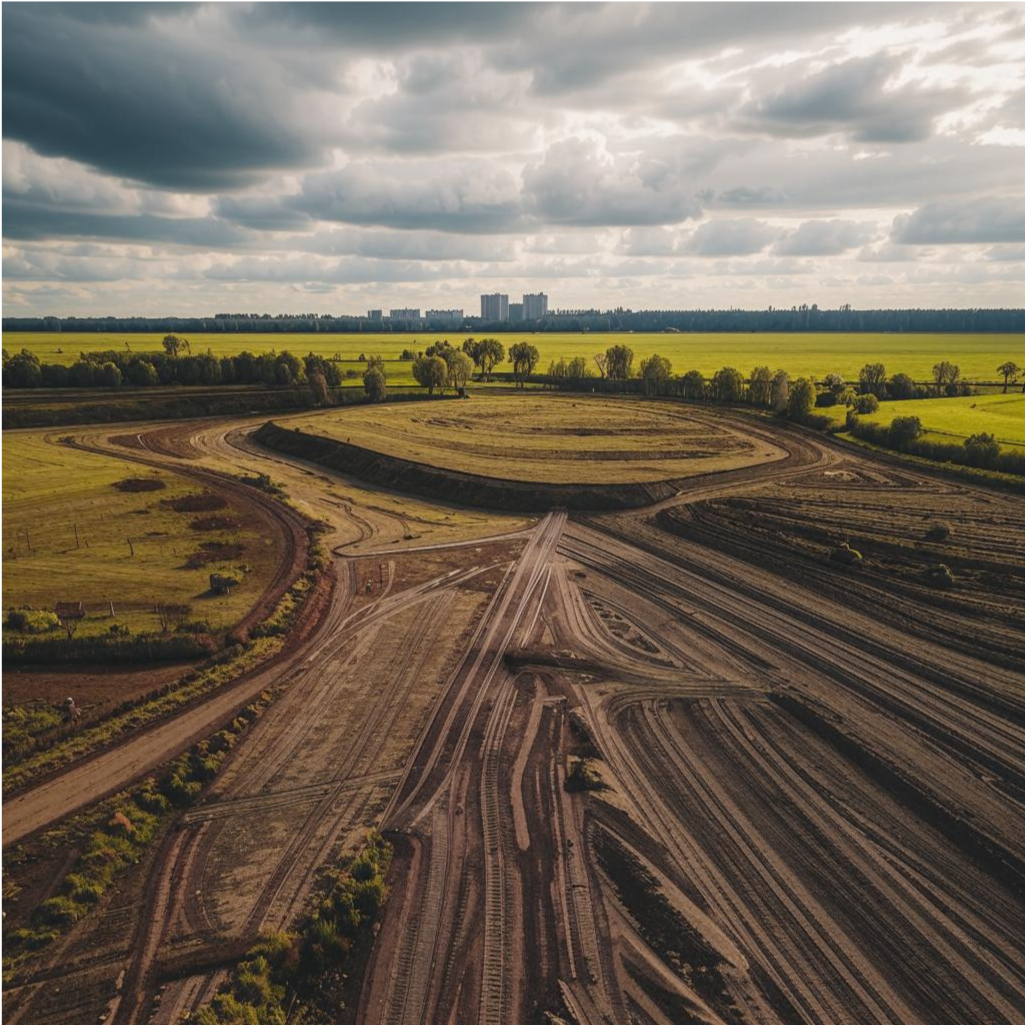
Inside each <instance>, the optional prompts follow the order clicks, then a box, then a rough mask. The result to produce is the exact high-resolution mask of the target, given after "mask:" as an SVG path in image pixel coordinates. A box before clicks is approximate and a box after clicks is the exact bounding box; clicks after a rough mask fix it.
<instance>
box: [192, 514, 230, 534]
mask: <svg viewBox="0 0 1025 1025" xmlns="http://www.w3.org/2000/svg"><path fill="white" fill-rule="evenodd" d="M189 526H190V527H191V528H192V529H193V530H203V531H209V530H234V529H235V528H236V527H238V522H237V521H236V520H233V519H231V518H230V517H228V516H197V517H196V518H195V519H194V520H193V521H192V522H191V523H190V524H189Z"/></svg>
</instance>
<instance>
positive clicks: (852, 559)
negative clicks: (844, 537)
mask: <svg viewBox="0 0 1025 1025" xmlns="http://www.w3.org/2000/svg"><path fill="white" fill-rule="evenodd" d="M829 558H830V559H831V560H832V561H833V562H839V563H840V565H842V566H857V565H858V564H859V563H860V562H861V552H859V551H857V550H856V549H854V548H851V546H850V545H849V544H848V543H847V542H846V541H842V542H841V543H840V544H838V545H837V546H836V548H834V549H833V551H832V552H830V555H829Z"/></svg>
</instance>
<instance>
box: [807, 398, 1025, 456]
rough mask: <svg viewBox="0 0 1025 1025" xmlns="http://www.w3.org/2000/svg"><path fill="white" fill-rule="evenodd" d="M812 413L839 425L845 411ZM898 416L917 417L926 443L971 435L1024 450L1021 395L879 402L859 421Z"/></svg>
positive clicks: (835, 408)
mask: <svg viewBox="0 0 1025 1025" xmlns="http://www.w3.org/2000/svg"><path fill="white" fill-rule="evenodd" d="M816 412H820V413H825V414H826V415H827V416H829V418H830V419H831V420H833V421H835V422H836V423H843V422H844V418H845V416H846V412H847V411H846V408H845V407H843V406H827V407H823V408H820V409H817V410H816ZM898 416H917V417H918V419H919V420H921V421H922V426H923V427H924V428H925V432H926V433H925V434H924V435H923V437H924V438H925V439H926V440H932V441H948V442H958V443H960V442H963V441H964V440H965V438H967V437H969V436H970V435H972V434H983V433H985V434H992V435H993V437H994V438H996V440H997V441H999V442H1000V444H1001V445H1004V446H1008V447H1015V448H1025V395H1022V394H1020V393H1019V394H1015V393H1013V392H1009V393H1008V394H1007V395H1003V394H1000V393H996V394H991V395H965V396H961V397H959V398H952V399H947V398H943V399H908V400H906V401H900V402H881V403H880V404H879V409H878V410H877V411H876V412H875V413H863V414H861V415H860V417H859V419H861V420H863V421H864V422H865V423H874V424H881V425H884V426H888V425H889V424H890V423H892V421H893V420H894V419H895V418H896V417H898Z"/></svg>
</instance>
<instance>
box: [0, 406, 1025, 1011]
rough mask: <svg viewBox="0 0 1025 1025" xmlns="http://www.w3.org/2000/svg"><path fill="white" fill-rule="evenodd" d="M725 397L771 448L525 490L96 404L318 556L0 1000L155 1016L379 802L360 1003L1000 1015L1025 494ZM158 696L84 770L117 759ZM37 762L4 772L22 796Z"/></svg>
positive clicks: (1019, 1001)
mask: <svg viewBox="0 0 1025 1025" xmlns="http://www.w3.org/2000/svg"><path fill="white" fill-rule="evenodd" d="M471 405H472V404H471V403H466V404H465V406H466V407H467V408H466V409H460V410H459V412H460V414H461V415H466V416H469V415H470V411H469V410H470V407H471ZM722 415H723V416H724V417H728V423H727V427H728V429H729V431H730V432H731V436H737V437H742V436H744V435H747V436H748V437H749V439H750V442H749V443H750V445H751V447H752V448H754V447H756V446H766V445H772V446H773V447H774V448H776V449H778V450H779V451H780V453H781V456H782V457H781V458H774V459H773V460H771V461H767V462H765V463H763V464H761V465H755V466H737V467H736V468H733V469H729V468H727V469H724V470H721V471H719V472H714V473H711V474H708V475H703V476H697V477H695V478H693V480H692V481H691V482H689V484H688V486H687V487H686V488H684V489H682V490H681V491H680V493H679V494H678V495H675V496H674V497H672V498H669V499H667V500H665V501H663V502H660V503H658V504H657V505H654V506H650V507H648V508H645V509H639V510H635V511H630V512H616V513H595V514H585V513H573V514H571V515H567V514H566V513H565V512H563V511H559V510H553V511H552V512H550V513H548V514H547V515H543V516H540V517H528V516H523V515H520V516H511V515H509V514H502V513H487V512H482V511H481V510H467V509H463V508H456V507H445V506H443V505H439V504H436V503H430V502H426V501H422V500H417V499H409V498H406V497H404V496H401V495H398V494H395V493H388V492H383V491H380V490H376V489H374V488H371V487H368V486H366V485H363V484H359V483H357V482H354V481H352V480H349V479H346V478H344V477H343V476H340V475H338V474H336V473H334V472H332V471H328V470H324V469H323V468H321V467H316V466H313V465H305V464H303V463H301V462H299V461H294V460H290V459H288V458H286V457H284V456H282V455H280V454H279V453H272V452H268V451H266V450H263V449H261V448H260V446H258V445H256V444H254V443H253V442H252V441H251V440H250V439H249V437H248V435H249V434H250V433H251V431H252V430H253V429H254V428H255V427H257V426H258V425H259V424H258V422H255V423H252V424H240V423H238V422H232V423H228V422H212V421H207V422H197V423H193V424H188V425H180V426H176V427H171V428H168V427H160V428H152V429H150V428H146V427H142V428H140V429H139V430H138V432H136V433H135V434H133V435H132V436H131V437H130V438H129V439H128V441H126V436H125V433H124V431H120V432H115V431H106V432H104V431H102V430H97V431H93V432H89V437H88V438H87V439H83V440H85V441H88V443H89V444H92V445H96V446H99V447H106V448H111V449H117V450H124V451H131V452H134V453H136V454H137V455H139V456H140V457H141V458H145V459H148V460H153V461H155V462H157V463H169V464H172V465H175V466H177V467H179V468H181V469H183V471H188V470H189V469H190V468H191V469H194V470H201V471H202V472H205V473H211V472H217V471H222V472H225V471H226V472H232V473H237V472H239V471H240V470H243V469H244V470H247V471H250V470H262V471H264V472H267V473H269V474H270V475H271V476H272V477H273V478H274V479H275V480H278V481H281V482H282V483H283V484H284V485H285V487H286V490H287V492H288V494H289V496H290V498H291V499H292V501H293V502H294V503H295V505H296V507H297V508H299V509H300V510H302V511H303V512H305V513H307V514H309V515H313V516H315V517H317V518H319V519H323V520H325V521H326V522H327V524H328V529H329V532H330V533H329V537H330V541H331V546H332V547H333V549H334V552H335V555H334V563H333V569H334V573H335V577H336V583H335V587H334V591H333V595H332V600H331V604H330V606H329V608H328V610H327V612H326V614H325V615H324V617H323V619H322V621H321V623H320V625H319V627H318V628H317V630H316V632H315V633H313V634H312V636H311V637H309V638H308V639H306V640H305V641H304V642H303V643H302V644H301V645H300V646H299V647H298V648H297V649H296V650H295V651H294V652H293V653H292V654H290V656H289V657H288V658H287V659H285V660H283V661H282V662H281V663H279V664H278V665H276V666H275V667H273V668H272V669H270V670H268V671H267V673H268V678H267V680H264V679H258V680H256V681H254V682H253V683H252V685H251V686H252V688H253V689H254V692H258V691H259V689H260V688H261V687H262V686H265V685H266V684H267V682H268V680H269V679H270V678H271V676H273V678H274V679H275V680H277V681H284V682H287V688H286V689H285V691H284V693H283V696H282V697H281V698H280V699H279V700H278V701H277V702H276V703H275V705H274V706H272V710H271V711H270V712H269V713H268V715H267V716H265V717H264V718H263V719H261V720H260V721H259V722H258V724H257V725H256V726H255V727H254V728H253V730H252V732H251V733H250V734H249V735H248V736H247V738H246V739H245V740H244V741H243V742H242V743H241V744H240V745H239V746H238V748H237V749H236V750H235V751H234V753H233V754H232V755H231V757H230V759H229V761H228V762H227V764H226V768H225V770H224V772H223V774H222V775H221V776H220V777H219V778H218V780H217V781H216V782H215V783H214V784H213V786H212V787H211V788H210V790H209V792H208V793H206V795H205V796H204V799H203V800H202V801H201V802H200V803H199V804H197V805H196V806H195V807H193V808H192V809H191V810H189V811H188V812H186V813H185V814H184V815H183V816H182V819H181V822H180V824H179V827H178V828H176V829H174V830H172V831H171V832H170V833H169V834H168V835H167V837H166V839H165V841H164V842H163V843H162V844H161V845H160V847H159V848H158V849H157V850H155V851H154V852H153V854H152V856H151V858H150V859H149V860H148V862H147V863H145V864H143V865H142V866H140V868H139V870H138V871H137V872H135V873H133V874H132V876H131V878H129V879H128V880H126V882H125V883H124V884H123V885H122V886H121V887H119V889H118V891H117V892H115V893H114V894H113V895H112V896H111V897H110V899H109V900H107V901H105V903H103V904H101V906H100V907H98V908H97V910H96V912H95V913H94V914H92V915H91V916H89V917H88V918H86V919H85V920H83V922H82V923H80V924H79V926H78V927H76V928H75V929H74V930H73V931H72V932H71V933H70V934H69V935H68V937H67V939H66V940H65V941H63V942H62V943H61V944H60V945H59V947H58V949H56V950H54V951H53V952H52V953H51V954H48V955H47V957H46V959H45V963H42V964H40V965H39V966H37V967H36V969H35V975H34V976H30V977H29V978H27V979H26V980H24V984H23V985H21V986H18V987H15V988H13V989H9V990H8V992H7V993H6V994H5V1000H4V1004H5V1006H4V1010H5V1016H6V1017H7V1018H9V1020H10V1021H11V1022H16V1021H23V1022H37V1021H38V1022H79V1021H81V1022H85V1021H90V1022H92V1021H96V1020H97V1017H98V1016H99V1014H101V1013H104V1014H107V1015H108V1017H107V1019H106V1020H107V1021H108V1022H115V1023H119V1025H120V1023H141V1022H148V1021H154V1022H173V1021H175V1020H176V1019H177V1017H178V1015H179V1014H180V1013H182V1012H184V1011H187V1010H189V1009H192V1008H195V1007H198V1006H200V1005H201V1004H202V1002H203V1001H204V999H209V997H210V995H211V994H212V993H213V992H214V991H215V990H216V987H217V986H218V985H219V983H220V982H221V981H222V980H223V978H224V972H225V969H226V967H227V966H229V965H230V963H231V961H232V959H233V958H237V957H238V956H239V955H240V954H241V953H242V952H243V951H244V950H245V949H246V947H247V945H248V944H250V943H251V942H252V941H253V939H254V938H255V937H256V936H257V935H258V933H259V931H260V930H261V929H266V928H284V927H287V926H289V925H290V924H292V923H294V922H295V921H296V919H297V918H298V917H299V916H300V915H301V913H302V911H303V908H304V906H305V902H306V901H307V900H308V898H309V896H310V894H311V893H312V892H313V890H314V889H315V887H316V885H317V880H318V878H319V874H320V873H321V872H322V871H323V870H324V869H325V867H327V866H330V865H331V864H333V863H335V862H336V861H337V860H338V858H339V857H340V856H341V855H342V854H343V853H345V852H347V851H351V850H353V849H354V848H355V847H356V846H357V845H358V844H359V842H360V838H361V836H362V835H363V834H364V832H365V830H366V829H367V828H368V827H370V826H373V825H377V826H380V827H381V828H382V829H383V830H384V831H385V834H386V836H387V837H388V838H389V839H390V840H391V841H392V842H393V843H394V845H395V850H396V857H395V861H394V863H393V867H392V870H391V875H390V877H389V886H390V890H391V893H390V897H389V900H388V903H387V905H386V908H385V913H384V916H383V919H382V922H381V929H380V933H379V935H378V938H377V942H376V945H375V949H374V952H373V954H372V957H371V961H370V963H369V965H368V969H367V974H366V978H365V979H364V984H363V988H362V997H361V1000H360V1002H359V1005H358V1007H355V1008H353V1009H351V1010H350V1012H349V1016H348V1017H347V1018H346V1019H345V1020H358V1021H361V1022H367V1023H374V1025H376V1023H389V1025H392V1023H413V1022H417V1023H431V1022H460V1023H471V1022H474V1023H475V1022H479V1023H519V1022H529V1023H533V1022H543V1021H545V1018H544V1015H545V1013H546V1012H548V1013H549V1014H552V1015H555V1016H556V1017H555V1018H549V1019H548V1020H549V1021H558V1020H562V1021H567V1022H569V1021H576V1022H578V1023H579V1025H584V1023H587V1025H598V1023H604V1022H616V1023H620V1022H622V1023H631V1022H636V1023H644V1025H648V1023H658V1025H667V1023H679V1022H705V1023H716V1022H722V1023H741V1022H780V1023H790V1022H808V1023H834V1022H856V1023H862V1022H878V1023H901V1025H903V1023H916V1022H920V1023H923V1025H926V1023H928V1025H933V1023H948V1022H949V1023H951V1025H955V1023H957V1025H961V1023H964V1022H973V1023H974V1022H1003V1023H1011V1022H1018V1021H1021V1020H1022V1014H1023V1007H1025V954H1023V949H1025V943H1023V940H1025V936H1023V928H1022V925H1021V922H1022V921H1023V920H1025V907H1023V900H1022V897H1023V892H1025V813H1023V805H1025V728H1023V726H1025V660H1023V657H1022V646H1021V637H1022V634H1023V620H1025V554H1023V552H1022V549H1021V545H1020V537H1021V536H1022V533H1023V528H1025V508H1023V504H1022V501H1021V499H1019V498H1014V497H1008V496H1005V495H1002V494H1000V493H997V492H983V491H979V490H974V489H971V488H968V487H966V486H963V485H960V484H952V483H949V482H947V481H945V480H943V479H942V478H940V477H935V476H925V475H921V474H919V473H917V472H909V471H907V470H904V469H898V468H895V467H894V466H893V465H891V464H889V463H885V462H880V461H876V460H875V459H873V458H871V457H869V456H867V455H866V456H863V455H860V454H857V453H855V452H853V451H851V450H849V449H840V448H837V447H835V446H834V445H833V444H831V443H829V442H826V441H824V440H820V439H818V438H817V437H815V436H813V435H811V434H808V433H805V432H801V431H798V430H795V429H788V428H784V427H780V426H778V425H776V424H774V423H772V422H771V421H768V420H755V419H753V418H746V417H742V416H728V415H727V414H722ZM128 443H130V444H131V449H126V448H125V445H126V444H128ZM940 519H942V520H943V521H944V522H947V523H948V524H949V525H950V526H951V527H952V530H951V532H950V534H949V536H948V537H946V538H944V539H943V540H941V541H929V540H927V539H926V538H925V536H924V535H925V533H926V531H927V530H928V528H929V526H930V525H931V524H933V523H934V522H935V521H937V520H940ZM842 541H849V542H850V545H851V547H853V548H856V549H859V550H861V551H862V552H863V554H864V556H865V559H864V565H863V566H861V567H859V568H857V569H851V568H848V567H843V566H841V565H839V564H838V563H836V562H835V561H831V560H830V558H829V553H830V552H831V551H832V550H833V549H834V548H835V547H836V546H837V545H839V544H840V543H841V542H842ZM938 562H943V563H944V564H945V565H949V566H950V567H951V569H952V570H953V572H954V575H955V578H956V585H955V587H954V588H952V589H951V590H944V591H938V590H936V589H934V588H933V587H931V586H929V584H928V583H926V582H925V580H924V578H923V576H922V572H923V570H926V569H928V567H929V566H930V565H933V564H936V563H938ZM201 717H202V716H201V715H200V718H201ZM175 722H176V720H170V721H169V723H168V724H167V725H166V727H165V728H166V729H167V730H169V731H170V733H166V734H165V739H166V740H167V743H168V744H169V745H170V746H171V747H173V743H174V741H173V731H174V729H175V725H174V724H175ZM197 728H198V727H197V724H196V723H191V724H189V725H188V727H187V728H186V726H185V725H184V724H183V725H181V726H180V732H181V735H182V737H184V735H185V733H186V732H189V734H190V735H192V734H193V733H195V730H196V729H197ZM190 731H191V732H190ZM156 733H157V731H153V733H151V734H150V735H148V736H140V737H137V738H134V739H133V740H130V741H128V742H126V743H125V744H123V745H121V746H120V747H119V748H115V749H113V750H111V751H110V752H108V753H106V754H105V755H102V756H101V757H100V758H98V759H96V760H94V761H93V762H92V763H90V766H89V767H83V771H85V770H86V769H88V771H92V772H94V773H96V772H100V771H103V772H105V773H107V776H108V777H109V780H113V781H116V780H118V779H121V780H124V781H125V782H127V781H128V780H130V779H131V778H132V775H133V773H136V772H137V771H138V765H139V764H140V760H142V761H144V760H145V759H146V757H147V751H148V749H149V747H151V746H152V744H153V743H154V741H153V739H152V738H153V736H154V735H155V734H156ZM168 738H171V739H168ZM133 745H134V746H133ZM150 753H152V752H150ZM98 764H99V768H97V765H98ZM581 764H583V765H584V766H585V767H586V768H587V772H583V771H582V770H581V769H580V765H581ZM68 778H69V781H70V780H72V779H74V777H68ZM580 779H587V780H590V781H591V783H592V784H593V782H594V781H596V780H599V781H600V783H601V787H600V788H598V789H589V788H588V787H589V785H590V784H589V785H588V786H585V787H584V788H582V789H581V788H580V787H579V786H577V785H575V782H576V781H579V780H580ZM567 784H568V785H567ZM52 793H53V791H51V792H50V796H49V797H47V796H46V795H45V794H44V792H43V791H42V790H39V791H36V792H34V791H31V790H30V791H27V792H26V793H25V794H24V795H21V797H20V798H19V799H18V800H19V801H20V804H19V805H18V806H17V808H18V814H19V815H21V814H23V815H25V816H27V817H26V819H25V821H26V822H29V823H31V824H32V827H31V828H37V827H38V825H39V824H40V823H45V822H49V821H53V820H55V819H57V818H59V816H60V815H61V814H63V812H64V811H66V810H70V809H68V808H66V807H62V806H61V804H60V801H59V800H57V799H54V798H53V797H52ZM8 810H9V809H8V806H7V805H5V813H6V812H8ZM11 810H14V806H12V808H11ZM24 831H25V832H29V831H30V830H29V828H28V827H25V829H24ZM4 839H5V843H8V842H10V841H9V840H8V834H7V832H6V830H5V837H4ZM119 979H120V980H121V981H120V989H119V990H118V980H119ZM158 995H159V1000H158V999H157V997H158Z"/></svg>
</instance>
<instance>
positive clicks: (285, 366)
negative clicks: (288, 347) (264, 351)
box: [274, 352, 306, 385]
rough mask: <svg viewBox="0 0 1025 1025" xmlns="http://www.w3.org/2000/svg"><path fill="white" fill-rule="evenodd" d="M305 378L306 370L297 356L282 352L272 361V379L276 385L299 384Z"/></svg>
mask: <svg viewBox="0 0 1025 1025" xmlns="http://www.w3.org/2000/svg"><path fill="white" fill-rule="evenodd" d="M305 376H306V368H305V367H304V366H303V363H302V360H300V359H299V357H298V356H293V355H292V353H290V352H283V353H281V355H280V356H278V357H277V358H276V359H275V360H274V379H275V380H276V381H277V383H278V384H282V385H289V384H301V383H302V381H303V379H304V378H305Z"/></svg>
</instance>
